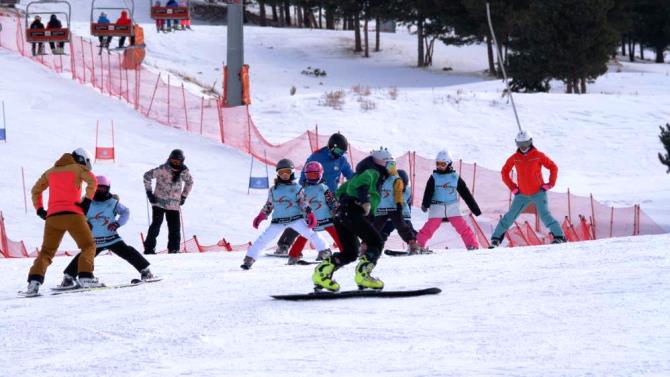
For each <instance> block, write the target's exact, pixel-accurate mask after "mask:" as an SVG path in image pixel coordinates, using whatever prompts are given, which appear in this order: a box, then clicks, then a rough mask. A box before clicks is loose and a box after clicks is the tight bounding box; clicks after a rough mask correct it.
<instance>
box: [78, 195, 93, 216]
mask: <svg viewBox="0 0 670 377" xmlns="http://www.w3.org/2000/svg"><path fill="white" fill-rule="evenodd" d="M77 205H78V206H79V207H80V208H81V209H82V210H83V211H84V215H86V214H87V213H88V207H90V206H91V199H89V198H84V200H82V201H81V202H80V203H77Z"/></svg>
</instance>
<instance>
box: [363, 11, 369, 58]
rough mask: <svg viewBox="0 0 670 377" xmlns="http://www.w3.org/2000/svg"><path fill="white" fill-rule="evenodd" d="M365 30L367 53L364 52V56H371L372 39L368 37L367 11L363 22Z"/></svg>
mask: <svg viewBox="0 0 670 377" xmlns="http://www.w3.org/2000/svg"><path fill="white" fill-rule="evenodd" d="M363 31H364V33H365V53H364V54H363V56H364V57H366V58H369V57H370V40H369V39H368V34H369V33H368V15H367V12H365V21H364V22H363Z"/></svg>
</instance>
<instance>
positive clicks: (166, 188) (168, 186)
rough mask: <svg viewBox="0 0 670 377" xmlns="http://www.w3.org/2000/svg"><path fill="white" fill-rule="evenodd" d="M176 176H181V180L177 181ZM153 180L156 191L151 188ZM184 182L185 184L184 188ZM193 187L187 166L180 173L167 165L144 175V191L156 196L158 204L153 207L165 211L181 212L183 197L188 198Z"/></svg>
mask: <svg viewBox="0 0 670 377" xmlns="http://www.w3.org/2000/svg"><path fill="white" fill-rule="evenodd" d="M174 174H179V178H178V179H176V180H175V179H174V178H173V175H174ZM153 179H155V180H156V189H155V190H152V187H151V181H152V180H153ZM182 181H183V182H184V186H183V188H182ZM192 187H193V177H191V173H189V171H188V168H187V167H186V166H184V167H183V169H182V171H181V172H179V173H178V172H176V171H175V170H173V169H172V168H171V167H170V165H168V164H167V163H165V164H163V165H160V166H159V167H157V168H154V169H151V170H149V171H148V172H146V173H144V189H145V190H146V191H153V193H154V195H155V196H156V203H154V204H153V205H154V206H157V207H160V208H163V209H169V210H175V211H176V210H179V202H180V201H181V197H182V196H183V197H187V196H188V194H189V193H190V192H191V188H192Z"/></svg>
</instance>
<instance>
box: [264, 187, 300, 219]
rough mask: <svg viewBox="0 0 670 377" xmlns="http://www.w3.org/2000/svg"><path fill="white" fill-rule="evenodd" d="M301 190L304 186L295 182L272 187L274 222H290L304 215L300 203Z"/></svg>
mask: <svg viewBox="0 0 670 377" xmlns="http://www.w3.org/2000/svg"><path fill="white" fill-rule="evenodd" d="M300 190H302V186H300V185H299V184H297V183H295V182H293V183H291V184H290V185H285V184H282V185H276V186H274V187H272V188H271V189H270V192H271V193H272V205H273V210H272V223H274V224H288V223H290V222H293V221H295V220H298V219H301V218H303V217H304V216H303V213H302V209H301V208H300V205H299V204H298V193H299V192H300Z"/></svg>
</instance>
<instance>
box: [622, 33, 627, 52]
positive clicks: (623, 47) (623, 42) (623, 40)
mask: <svg viewBox="0 0 670 377" xmlns="http://www.w3.org/2000/svg"><path fill="white" fill-rule="evenodd" d="M621 56H626V36H625V35H623V34H622V35H621Z"/></svg>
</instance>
